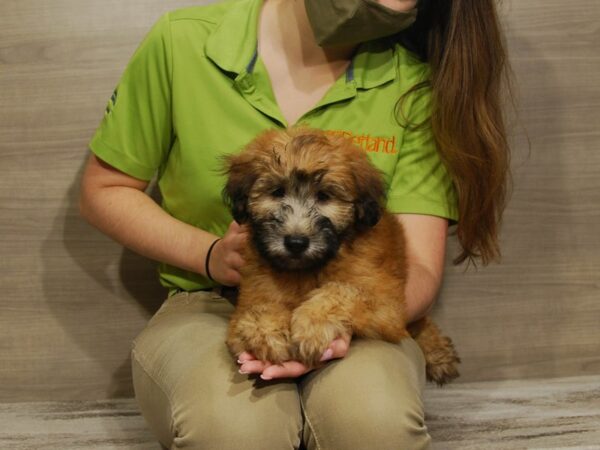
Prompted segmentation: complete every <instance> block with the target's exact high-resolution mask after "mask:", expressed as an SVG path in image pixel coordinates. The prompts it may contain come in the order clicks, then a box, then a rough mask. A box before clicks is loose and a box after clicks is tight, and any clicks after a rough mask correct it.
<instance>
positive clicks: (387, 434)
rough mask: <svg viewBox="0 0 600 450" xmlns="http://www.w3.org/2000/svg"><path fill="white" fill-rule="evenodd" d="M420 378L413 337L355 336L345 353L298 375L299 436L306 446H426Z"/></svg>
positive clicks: (419, 358) (418, 355) (422, 369)
mask: <svg viewBox="0 0 600 450" xmlns="http://www.w3.org/2000/svg"><path fill="white" fill-rule="evenodd" d="M424 384H425V360H424V357H423V354H422V352H421V350H420V348H419V347H418V345H417V344H416V342H415V341H414V340H412V339H410V338H407V339H404V340H402V342H401V343H400V344H392V343H389V342H383V341H377V340H368V339H355V340H353V342H352V344H351V346H350V349H349V351H348V354H347V355H346V356H345V357H344V358H342V359H339V360H336V361H333V362H331V363H329V364H328V365H326V366H325V367H324V368H322V369H320V370H318V371H315V372H312V373H310V374H307V375H306V376H305V377H304V378H302V379H301V380H300V382H299V391H300V397H301V402H302V408H303V411H304V414H305V427H304V440H305V442H306V443H307V444H308V447H309V448H328V449H344V448H353V449H356V450H359V449H363V448H364V449H371V448H377V449H382V450H384V449H399V448H402V449H422V448H428V446H429V442H430V438H429V435H428V433H427V428H426V427H425V423H424V412H423V402H422V398H421V392H422V389H423V386H424Z"/></svg>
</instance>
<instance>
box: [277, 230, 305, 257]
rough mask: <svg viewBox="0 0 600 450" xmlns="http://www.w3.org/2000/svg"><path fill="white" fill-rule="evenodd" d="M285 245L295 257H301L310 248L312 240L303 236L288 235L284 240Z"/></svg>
mask: <svg viewBox="0 0 600 450" xmlns="http://www.w3.org/2000/svg"><path fill="white" fill-rule="evenodd" d="M283 244H284V245H285V248H286V249H287V251H288V252H290V253H291V254H292V255H293V256H301V255H302V253H304V251H305V250H306V249H307V248H308V246H309V244H310V239H309V238H308V237H306V236H302V235H298V234H296V235H287V236H285V237H284V238H283Z"/></svg>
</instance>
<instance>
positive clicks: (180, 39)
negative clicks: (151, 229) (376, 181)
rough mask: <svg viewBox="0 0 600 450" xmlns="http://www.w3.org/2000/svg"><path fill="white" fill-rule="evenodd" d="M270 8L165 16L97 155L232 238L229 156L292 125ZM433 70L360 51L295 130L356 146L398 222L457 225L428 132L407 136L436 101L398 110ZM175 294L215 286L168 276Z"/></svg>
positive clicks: (233, 5)
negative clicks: (426, 219)
mask: <svg viewBox="0 0 600 450" xmlns="http://www.w3.org/2000/svg"><path fill="white" fill-rule="evenodd" d="M261 5H262V0H228V1H225V2H221V3H215V4H210V5H207V6H199V7H192V8H187V9H182V10H178V11H174V12H171V13H168V14H166V15H164V16H163V17H162V18H161V19H160V20H159V21H158V22H157V23H156V25H155V26H154V27H153V28H152V30H151V31H150V33H149V34H148V35H147V36H146V38H145V40H144V41H143V42H142V44H141V45H140V47H139V48H138V49H137V51H136V52H135V54H134V55H133V57H132V59H131V60H130V62H129V64H128V66H127V68H126V70H125V73H124V74H123V76H122V78H121V80H120V82H119V84H118V86H117V89H116V90H115V92H114V94H113V96H112V98H111V99H110V101H109V104H108V107H107V109H106V113H105V116H104V119H103V121H102V123H101V125H100V127H99V129H98V130H97V132H96V134H95V135H94V137H93V139H92V141H91V143H90V148H91V150H92V151H93V152H94V153H95V154H96V155H97V156H98V157H99V158H100V159H102V160H103V161H105V162H107V163H108V164H110V165H112V166H114V167H116V168H117V169H119V170H121V171H123V172H125V173H127V174H129V175H131V176H133V177H135V178H139V179H141V180H150V179H151V178H153V177H154V176H155V175H157V177H158V185H159V188H160V191H161V193H162V199H163V200H162V207H163V208H164V210H165V211H166V212H167V213H169V214H171V215H172V216H174V217H176V218H177V219H179V220H182V221H184V222H186V223H189V224H192V225H194V226H196V227H198V228H201V229H203V230H207V231H209V232H211V233H214V234H216V235H219V236H220V235H223V234H224V233H225V231H226V230H227V227H228V225H229V224H230V223H231V221H232V217H231V215H230V213H229V211H228V210H227V208H226V206H225V205H224V203H223V201H222V197H221V192H222V189H223V186H224V183H225V179H224V176H223V175H222V174H221V169H222V166H221V165H222V158H221V156H222V155H226V154H230V153H234V152H239V151H240V150H241V149H242V148H243V147H244V145H245V144H247V143H248V142H249V141H250V140H252V139H253V138H254V137H255V136H256V135H257V134H259V133H260V132H262V131H264V130H266V129H270V128H281V129H283V128H285V127H288V126H291V125H294V124H288V123H287V122H286V120H285V118H284V117H283V115H282V114H281V111H280V109H279V107H278V105H277V102H276V100H275V96H274V94H273V91H272V88H271V84H270V80H269V76H268V73H267V71H266V69H265V67H264V65H263V63H262V61H261V58H260V55H257V52H256V49H257V25H258V17H259V12H260V8H261ZM427 71H428V67H427V66H426V65H424V64H423V63H421V62H419V61H418V60H417V59H416V57H415V56H413V55H412V54H411V53H409V52H408V51H407V50H406V49H404V48H403V47H402V46H400V45H399V44H396V43H392V42H391V41H390V40H386V39H384V40H378V41H372V42H368V43H365V44H362V45H361V46H360V47H359V48H358V49H357V52H356V53H355V55H354V57H353V60H352V63H351V65H350V66H349V68H348V70H347V71H346V73H345V74H343V75H342V76H341V77H339V79H338V80H337V81H336V82H335V83H334V84H333V85H332V86H331V88H330V89H329V91H328V92H327V93H326V94H325V95H324V97H323V98H322V99H321V100H320V101H319V102H318V103H317V104H316V105H315V106H314V107H313V108H312V109H311V110H310V111H307V112H306V113H305V114H304V115H303V116H302V117H301V118H300V119H299V121H298V123H301V124H304V125H307V126H310V127H315V128H319V129H324V130H330V131H331V132H332V133H340V134H343V135H346V136H348V137H350V138H352V139H353V140H354V142H355V143H356V144H357V145H360V146H361V147H362V148H363V149H364V150H365V151H366V152H367V154H368V156H369V157H370V159H371V161H372V162H373V164H375V166H377V167H378V168H379V169H380V170H381V172H382V173H383V174H384V177H385V180H386V182H387V184H388V186H389V189H388V200H387V202H388V203H387V207H388V208H389V210H390V211H391V212H393V213H416V214H430V215H436V216H441V217H446V218H448V219H450V220H451V221H456V220H458V210H457V197H456V192H455V189H454V186H453V183H452V180H451V178H450V177H449V175H448V173H447V171H446V169H445V167H444V165H443V164H442V162H441V161H440V158H439V155H438V153H437V150H436V147H435V143H434V140H433V137H432V134H431V130H430V129H429V128H428V127H426V126H424V127H419V128H414V127H403V126H400V125H399V123H398V120H397V117H402V115H404V116H405V117H406V119H408V121H409V122H410V123H421V122H423V121H426V120H427V118H428V117H429V103H430V95H429V93H428V92H424V91H423V90H421V92H420V94H418V95H411V96H410V97H409V98H408V99H407V101H406V102H405V103H404V105H403V112H402V114H401V115H400V116H399V113H398V111H397V108H396V103H397V101H398V99H399V98H400V97H401V96H402V94H404V93H405V92H407V91H408V90H409V89H410V88H411V87H412V86H414V85H415V84H417V83H419V82H421V81H423V80H424V79H426V78H427V76H428V72H427ZM159 272H160V279H161V282H162V284H163V285H164V286H166V287H168V288H172V289H174V288H179V289H184V290H195V289H202V288H206V287H209V286H211V283H210V282H209V281H208V280H206V279H205V278H204V277H202V276H200V275H198V274H196V273H192V272H188V271H185V270H181V269H179V268H176V267H172V266H169V265H166V264H161V265H160V269H159Z"/></svg>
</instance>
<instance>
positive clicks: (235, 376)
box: [132, 292, 302, 450]
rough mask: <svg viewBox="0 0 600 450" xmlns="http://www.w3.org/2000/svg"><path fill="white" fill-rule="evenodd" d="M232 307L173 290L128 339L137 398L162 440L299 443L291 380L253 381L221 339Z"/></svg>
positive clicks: (199, 444) (205, 444) (220, 444)
mask: <svg viewBox="0 0 600 450" xmlns="http://www.w3.org/2000/svg"><path fill="white" fill-rule="evenodd" d="M232 311H233V306H232V305H231V304H229V303H228V302H227V301H226V300H224V299H223V298H221V297H219V296H217V295H216V294H213V293H210V292H198V293H181V294H177V295H176V296H173V297H171V298H169V299H168V300H167V301H166V302H165V304H164V305H163V307H162V308H161V309H160V310H159V312H158V313H157V314H156V315H155V316H154V317H153V318H152V320H151V321H150V322H149V324H148V326H147V327H146V329H145V330H144V331H143V332H142V333H141V334H140V336H138V338H137V339H136V341H135V343H134V348H133V352H132V359H133V375H134V386H135V391H136V398H137V400H138V403H139V404H140V408H141V410H142V413H143V415H144V417H145V418H146V420H147V421H148V423H149V425H150V427H151V428H152V429H153V431H154V432H155V434H156V435H157V437H158V438H159V440H160V441H161V443H162V444H163V445H165V446H167V447H169V446H172V447H173V448H203V449H212V448H214V449H219V450H221V449H223V450H226V449H229V448H231V449H239V448H241V447H242V445H245V446H249V447H250V448H281V449H283V448H290V449H292V448H294V447H297V445H298V444H299V441H300V431H301V428H302V415H301V410H300V403H299V399H298V392H297V388H296V384H295V383H293V382H287V383H285V382H284V383H266V382H261V381H258V382H255V381H253V380H250V379H248V377H247V376H246V375H242V374H240V373H238V368H237V364H236V362H235V361H234V360H233V358H232V357H231V355H230V354H229V352H228V350H227V347H226V345H225V333H226V329H227V323H228V320H229V316H230V315H231V312H232ZM165 410H168V412H165ZM168 416H170V417H168ZM273 430H278V433H273Z"/></svg>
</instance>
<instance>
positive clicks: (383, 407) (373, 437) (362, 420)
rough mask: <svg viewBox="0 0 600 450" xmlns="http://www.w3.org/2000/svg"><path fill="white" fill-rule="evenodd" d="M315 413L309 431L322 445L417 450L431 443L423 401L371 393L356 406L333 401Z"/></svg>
mask: <svg viewBox="0 0 600 450" xmlns="http://www.w3.org/2000/svg"><path fill="white" fill-rule="evenodd" d="M311 412H312V414H310V417H309V419H308V420H309V421H310V430H309V432H311V433H313V434H314V438H315V440H316V442H318V443H319V447H322V448H328V449H340V450H341V449H348V448H352V449H356V450H360V449H365V450H367V449H372V448H377V449H378V450H386V449H390V450H392V449H394V450H397V449H399V448H401V449H409V450H413V449H415V450H416V449H426V448H428V446H429V445H430V437H429V434H428V431H427V427H426V426H425V420H424V412H423V408H422V406H421V404H420V402H412V401H404V400H403V399H392V398H389V397H388V398H382V397H380V396H377V395H369V396H367V397H364V398H361V399H356V402H355V403H354V404H352V405H349V404H345V405H343V407H336V402H333V403H332V405H331V410H329V411H328V410H327V408H325V409H324V410H323V411H319V412H314V411H311ZM308 416H309V414H308V413H307V417H308ZM319 447H317V448H319Z"/></svg>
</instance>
